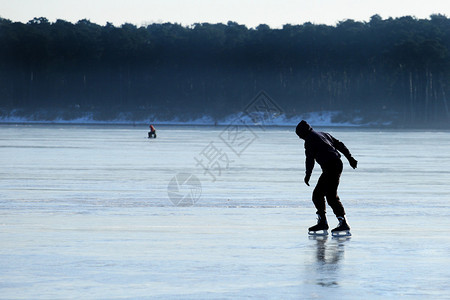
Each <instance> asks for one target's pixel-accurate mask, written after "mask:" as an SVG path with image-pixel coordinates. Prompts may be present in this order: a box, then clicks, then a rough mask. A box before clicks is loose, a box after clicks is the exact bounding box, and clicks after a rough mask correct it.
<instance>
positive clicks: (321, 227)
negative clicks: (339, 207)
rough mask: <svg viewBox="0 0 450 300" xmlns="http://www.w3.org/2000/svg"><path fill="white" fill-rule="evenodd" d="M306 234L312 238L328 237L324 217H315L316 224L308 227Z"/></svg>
mask: <svg viewBox="0 0 450 300" xmlns="http://www.w3.org/2000/svg"><path fill="white" fill-rule="evenodd" d="M308 234H309V235H312V236H326V235H328V223H327V218H326V217H325V216H323V217H321V216H320V215H317V224H316V225H314V226H312V227H309V229H308Z"/></svg>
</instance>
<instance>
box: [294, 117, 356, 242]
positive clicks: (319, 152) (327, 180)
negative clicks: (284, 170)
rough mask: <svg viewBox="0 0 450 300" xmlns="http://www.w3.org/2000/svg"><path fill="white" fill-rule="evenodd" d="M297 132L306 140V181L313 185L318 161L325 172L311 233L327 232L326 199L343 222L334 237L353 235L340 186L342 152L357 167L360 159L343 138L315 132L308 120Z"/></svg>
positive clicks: (317, 192)
mask: <svg viewBox="0 0 450 300" xmlns="http://www.w3.org/2000/svg"><path fill="white" fill-rule="evenodd" d="M295 132H296V133H297V135H298V136H299V137H300V138H301V139H303V140H305V155H306V161H305V165H306V174H305V183H306V184H307V185H308V186H309V179H310V178H311V173H312V170H313V168H314V163H315V161H317V163H318V164H319V165H320V167H321V168H322V175H320V178H319V180H318V182H317V185H316V187H315V188H314V192H313V195H312V200H313V203H314V205H315V207H316V209H317V216H318V222H317V225H315V226H312V227H310V228H309V234H311V235H327V234H328V231H327V230H328V222H327V219H326V206H325V198H326V199H327V202H328V205H330V207H331V208H332V209H333V213H334V214H335V215H336V217H337V218H338V221H339V225H338V226H337V227H336V228H335V229H333V230H332V231H331V232H332V234H333V235H334V236H339V235H350V227H349V226H348V224H347V221H346V219H345V210H344V206H343V205H342V203H341V201H340V199H339V196H338V194H337V189H338V186H339V178H340V177H341V173H342V168H343V166H342V161H341V155H340V153H339V152H341V153H342V154H343V155H344V156H345V157H346V158H347V159H348V161H349V163H350V166H351V167H352V168H353V169H356V167H357V164H358V162H357V161H356V160H355V159H354V158H353V157H352V155H351V154H350V151H349V150H348V149H347V147H346V146H345V145H344V144H343V143H342V142H340V141H339V140H337V139H335V138H334V137H332V136H331V135H330V134H328V133H325V132H317V131H314V130H313V129H312V128H311V126H310V125H309V124H308V123H307V122H306V121H304V120H303V121H301V122H300V123H299V124H298V125H297V128H296V129H295Z"/></svg>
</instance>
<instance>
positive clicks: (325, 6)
mask: <svg viewBox="0 0 450 300" xmlns="http://www.w3.org/2000/svg"><path fill="white" fill-rule="evenodd" d="M437 13H439V14H443V15H446V16H447V17H450V0H0V17H2V18H5V19H9V20H12V21H18V22H23V23H26V22H28V21H29V20H31V19H33V18H34V17H45V18H47V19H48V20H49V21H50V22H54V21H56V20H57V19H62V20H66V21H69V22H72V23H75V22H77V21H79V20H81V19H88V20H90V21H91V22H93V23H97V24H99V25H105V24H106V23H107V22H111V23H113V24H114V25H115V26H120V25H122V24H124V23H131V24H135V25H137V26H141V25H148V24H151V23H164V22H172V23H180V24H182V25H185V26H189V25H192V24H194V23H203V22H207V23H227V22H228V21H234V22H237V23H239V24H244V25H246V26H247V27H249V28H254V27H256V26H258V25H259V24H267V25H269V26H270V27H272V28H281V27H282V26H283V25H284V24H293V25H294V24H303V23H305V22H311V23H314V24H327V25H335V24H337V23H338V22H339V21H344V20H346V19H353V20H357V21H369V20H370V17H371V16H373V15H375V14H378V15H380V16H381V17H382V18H383V19H386V18H389V17H393V18H396V17H401V16H406V15H409V16H414V17H417V18H428V17H429V16H430V15H431V14H437Z"/></svg>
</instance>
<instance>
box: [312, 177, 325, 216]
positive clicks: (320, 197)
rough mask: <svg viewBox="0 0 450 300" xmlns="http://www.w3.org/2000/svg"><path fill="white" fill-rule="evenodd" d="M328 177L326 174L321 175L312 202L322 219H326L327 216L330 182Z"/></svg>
mask: <svg viewBox="0 0 450 300" xmlns="http://www.w3.org/2000/svg"><path fill="white" fill-rule="evenodd" d="M326 177H327V176H326V174H324V173H322V175H320V177H319V180H318V181H317V184H316V187H315V188H314V191H313V194H312V201H313V203H314V206H315V207H316V210H317V212H316V214H318V215H319V216H320V217H325V214H326V206H325V194H326V186H327V181H328V180H327V178H326Z"/></svg>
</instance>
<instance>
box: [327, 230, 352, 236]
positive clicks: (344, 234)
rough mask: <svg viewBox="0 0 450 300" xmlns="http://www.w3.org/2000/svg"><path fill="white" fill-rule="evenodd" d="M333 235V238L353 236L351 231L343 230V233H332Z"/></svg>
mask: <svg viewBox="0 0 450 300" xmlns="http://www.w3.org/2000/svg"><path fill="white" fill-rule="evenodd" d="M331 235H332V236H333V237H347V236H352V234H351V233H350V230H342V231H332V232H331Z"/></svg>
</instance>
